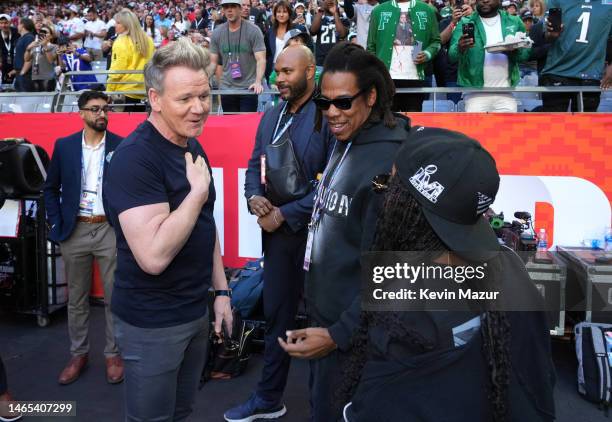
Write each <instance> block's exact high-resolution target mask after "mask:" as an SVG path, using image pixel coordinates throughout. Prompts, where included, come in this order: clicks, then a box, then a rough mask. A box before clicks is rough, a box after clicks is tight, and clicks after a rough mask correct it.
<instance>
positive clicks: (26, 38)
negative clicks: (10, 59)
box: [13, 32, 35, 71]
mask: <svg viewBox="0 0 612 422" xmlns="http://www.w3.org/2000/svg"><path fill="white" fill-rule="evenodd" d="M34 41H35V38H34V34H32V33H31V32H28V33H27V34H25V35H22V36H21V37H20V38H19V39H18V40H17V44H15V65H14V66H13V69H15V70H17V71H19V70H21V69H22V68H23V63H24V60H23V56H24V55H25V52H26V48H27V47H28V45H30V44H31V43H33V42H34Z"/></svg>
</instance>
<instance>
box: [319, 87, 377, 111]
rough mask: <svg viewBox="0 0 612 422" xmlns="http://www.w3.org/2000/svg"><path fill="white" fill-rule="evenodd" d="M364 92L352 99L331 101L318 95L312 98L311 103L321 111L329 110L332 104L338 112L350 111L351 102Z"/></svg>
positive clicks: (340, 98) (345, 98)
mask: <svg viewBox="0 0 612 422" xmlns="http://www.w3.org/2000/svg"><path fill="white" fill-rule="evenodd" d="M364 92H366V90H365V89H362V90H361V91H359V92H358V93H357V94H355V95H353V96H352V97H338V98H334V99H333V100H330V99H329V98H325V97H323V96H321V95H319V96H317V97H316V98H313V101H314V103H315V105H316V106H317V107H318V108H320V109H321V110H329V107H331V105H332V104H333V105H334V107H336V108H337V109H339V110H350V109H351V107H353V101H355V100H356V99H357V98H359V97H360V96H361V95H362V94H363V93H364Z"/></svg>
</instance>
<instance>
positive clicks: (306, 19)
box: [293, 3, 312, 28]
mask: <svg viewBox="0 0 612 422" xmlns="http://www.w3.org/2000/svg"><path fill="white" fill-rule="evenodd" d="M293 10H294V11H295V18H293V24H294V25H302V26H303V27H305V28H310V25H311V24H312V15H311V14H310V13H307V12H306V7H305V6H304V3H296V4H295V7H294V8H293Z"/></svg>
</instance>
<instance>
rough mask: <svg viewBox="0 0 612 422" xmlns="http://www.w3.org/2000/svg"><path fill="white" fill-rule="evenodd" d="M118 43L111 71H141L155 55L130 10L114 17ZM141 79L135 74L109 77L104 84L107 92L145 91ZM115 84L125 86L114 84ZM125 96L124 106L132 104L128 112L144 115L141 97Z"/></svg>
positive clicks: (153, 47)
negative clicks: (141, 112)
mask: <svg viewBox="0 0 612 422" xmlns="http://www.w3.org/2000/svg"><path fill="white" fill-rule="evenodd" d="M115 28H116V31H117V34H119V36H118V37H117V40H116V41H115V42H114V43H113V59H112V61H111V67H110V70H143V69H144V66H145V64H146V63H147V62H148V61H149V59H150V58H151V56H153V53H154V52H155V46H154V45H153V40H152V39H151V38H149V37H148V36H147V34H146V33H145V32H144V31H143V30H142V28H141V27H140V23H139V22H138V18H137V17H136V15H135V14H134V12H132V11H130V10H129V9H122V10H121V11H120V12H119V13H117V14H116V15H115ZM143 81H144V79H143V76H142V75H138V74H112V75H108V79H107V80H106V89H107V91H111V92H115V91H119V92H121V91H144V85H143ZM114 82H128V83H127V84H125V83H123V84H121V83H120V84H117V83H114ZM122 95H125V103H126V104H134V105H133V106H131V107H128V108H127V111H145V105H144V104H142V100H143V99H144V98H145V96H144V95H143V94H137V93H134V94H131V93H128V94H122Z"/></svg>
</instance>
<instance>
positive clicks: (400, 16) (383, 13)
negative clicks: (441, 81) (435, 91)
mask: <svg viewBox="0 0 612 422" xmlns="http://www.w3.org/2000/svg"><path fill="white" fill-rule="evenodd" d="M367 50H368V51H369V52H371V53H374V54H375V55H376V56H377V57H378V58H379V59H381V60H382V61H383V63H384V64H385V65H386V66H387V69H389V73H390V74H391V78H392V79H393V82H394V83H395V87H396V88H420V87H424V86H426V85H425V67H426V65H427V62H429V61H431V60H433V58H434V57H435V56H436V54H437V53H438V51H439V50H440V32H439V31H438V20H437V18H436V12H435V11H434V8H432V7H431V6H430V5H428V4H426V3H423V2H422V1H417V0H391V1H388V2H385V3H381V4H379V5H378V6H376V7H375V8H374V10H372V15H371V17H370V30H369V32H368V46H367ZM424 99H425V95H423V94H395V96H394V98H393V111H422V108H423V100H424Z"/></svg>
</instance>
